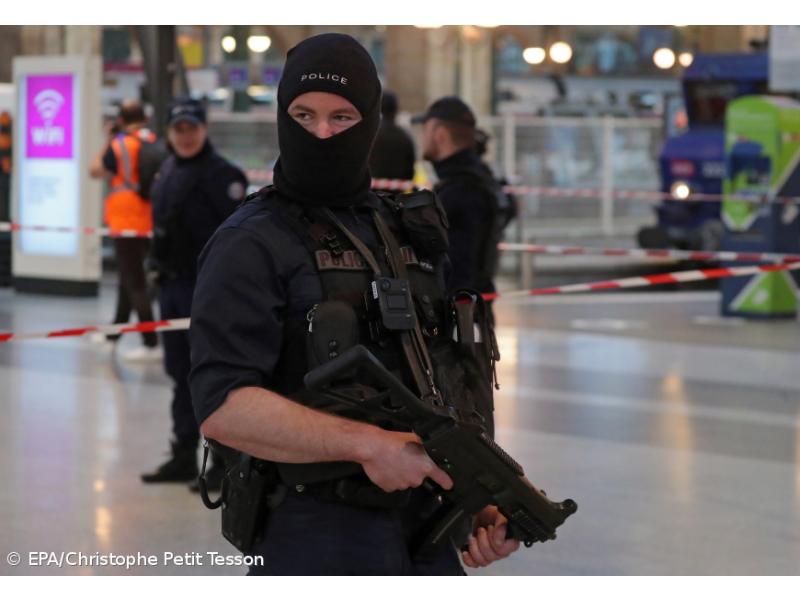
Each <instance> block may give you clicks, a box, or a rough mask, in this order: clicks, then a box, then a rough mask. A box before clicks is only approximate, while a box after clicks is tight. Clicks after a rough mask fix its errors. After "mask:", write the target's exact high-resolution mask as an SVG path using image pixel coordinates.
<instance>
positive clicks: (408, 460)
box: [190, 34, 519, 575]
mask: <svg viewBox="0 0 800 600" xmlns="http://www.w3.org/2000/svg"><path fill="white" fill-rule="evenodd" d="M380 97H381V87H380V81H379V79H378V75H377V71H376V69H375V65H374V63H373V62H372V59H371V58H370V56H369V54H368V53H367V51H366V50H365V49H364V48H363V46H361V45H360V44H359V43H358V42H357V41H356V40H354V39H353V38H351V37H350V36H347V35H341V34H322V35H318V36H314V37H311V38H308V39H306V40H304V41H303V42H301V43H300V44H298V45H297V46H296V47H294V48H293V49H292V50H290V51H289V53H288V56H287V61H286V64H285V68H284V71H283V75H282V78H281V81H280V85H279V88H278V113H277V117H278V141H279V146H280V157H279V159H278V161H277V163H276V165H275V169H274V186H271V187H268V188H265V189H264V190H262V191H261V192H259V193H258V194H256V195H254V196H253V197H252V198H250V199H249V201H248V202H246V203H245V204H244V205H243V206H242V207H241V208H240V209H239V210H238V211H237V212H236V213H235V214H234V215H233V216H232V217H231V218H230V219H228V221H227V222H226V223H225V224H224V225H223V226H222V227H220V229H219V230H218V231H217V233H216V234H215V235H214V237H213V238H212V240H211V241H210V242H209V244H208V246H207V247H206V249H205V250H204V251H203V254H202V255H201V257H200V262H199V265H200V273H199V276H198V283H197V289H196V292H195V297H194V304H193V307H192V326H191V331H190V337H191V343H192V373H191V376H190V384H191V388H192V399H193V401H194V406H195V412H196V414H197V419H198V422H200V423H201V430H202V432H203V434H204V435H205V436H206V438H209V439H211V440H215V441H216V442H219V443H221V444H224V445H225V446H228V447H229V448H233V449H236V450H239V451H241V452H244V453H246V454H248V455H250V456H253V457H256V458H258V459H261V460H263V461H270V464H274V465H276V467H277V470H278V473H279V476H280V481H281V482H282V483H283V484H284V485H285V486H286V489H287V490H288V491H287V494H286V496H285V498H283V499H282V501H274V502H271V505H272V512H271V514H270V516H269V518H268V519H266V524H265V525H264V529H263V530H262V531H260V532H259V535H258V539H259V541H258V543H257V545H256V546H255V547H254V548H253V549H252V554H255V555H261V556H263V557H264V567H263V568H258V567H252V568H251V571H250V573H251V574H329V575H330V574H395V575H400V574H452V575H455V574H462V573H463V570H462V567H461V565H460V563H459V559H458V553H457V552H456V550H455V549H454V548H453V547H452V546H447V545H445V546H443V547H441V548H440V549H439V550H438V552H437V553H435V554H433V555H429V556H426V557H424V558H420V559H415V558H412V557H410V555H409V549H408V535H409V532H410V531H411V530H413V529H415V528H418V527H419V525H420V522H421V520H422V516H421V513H420V512H419V510H418V507H419V503H423V502H427V503H430V502H431V501H435V496H434V495H432V493H431V492H429V491H428V490H426V489H424V488H422V487H419V486H421V484H422V483H423V481H424V480H425V478H429V479H431V480H432V481H434V482H436V483H437V484H439V485H440V486H442V487H443V488H445V489H449V488H450V487H452V481H451V480H450V478H449V476H448V475H447V474H446V473H445V472H444V471H443V470H441V469H440V468H439V467H438V466H437V465H436V464H435V463H434V462H433V461H432V460H431V459H430V457H429V456H428V455H427V454H426V453H425V450H424V448H423V446H422V445H421V443H420V439H419V438H418V437H417V436H416V435H415V434H414V433H411V432H403V431H391V430H387V429H383V428H381V427H380V426H378V425H377V424H372V423H369V422H366V421H362V420H354V419H353V418H352V417H347V416H342V415H339V414H335V412H334V411H333V410H332V407H330V406H328V407H327V408H325V409H324V408H323V407H324V401H323V400H322V399H321V398H320V397H319V396H317V395H315V394H313V393H305V392H304V391H303V384H302V378H303V375H305V373H306V372H307V371H308V370H309V368H310V367H311V366H312V362H311V361H312V359H313V360H316V358H315V357H316V356H317V355H316V354H309V352H311V348H313V347H314V344H315V340H316V339H318V338H315V337H314V336H315V335H317V334H319V335H322V336H323V337H322V338H319V339H320V340H321V342H322V346H323V347H322V348H321V352H322V355H323V356H322V359H323V360H324V359H325V358H329V357H330V356H331V354H332V355H333V356H335V355H336V352H337V351H344V350H345V348H343V347H342V346H341V345H340V343H341V344H345V341H344V340H345V339H346V338H349V337H350V336H352V335H355V336H356V338H357V339H359V340H361V343H364V344H369V343H370V342H369V341H368V340H365V339H364V338H363V337H362V336H364V335H365V333H364V331H363V327H362V325H359V323H360V322H361V321H360V320H359V319H360V317H358V316H357V315H361V316H366V315H364V313H363V312H361V311H362V310H364V309H363V307H364V298H365V296H364V292H366V291H368V289H370V288H369V282H370V281H371V275H372V273H373V271H372V270H370V268H368V267H366V264H365V261H366V260H367V259H366V258H365V257H366V256H367V255H371V256H372V257H373V258H372V260H373V261H379V260H383V259H381V258H380V257H382V256H383V254H382V253H381V252H380V251H379V248H380V247H381V239H384V240H385V239H387V238H385V237H384V233H381V232H380V231H379V230H378V228H377V223H378V222H379V219H378V217H377V216H376V214H378V215H379V214H381V212H380V211H381V208H382V207H383V206H384V204H383V202H384V201H383V200H381V199H380V198H379V197H378V196H377V195H375V194H374V193H373V192H371V191H370V179H371V177H370V172H369V168H368V159H369V152H370V147H371V145H372V142H373V139H374V137H375V133H376V131H377V129H378V121H379V106H380ZM431 198H432V196H431ZM433 212H434V214H436V215H437V216H436V219H441V217H440V216H438V215H439V213H438V210H436V209H434V210H433ZM443 235H444V234H443ZM445 239H446V236H445ZM354 240H355V241H354ZM356 241H357V242H358V244H357V243H356ZM359 244H360V245H361V246H362V247H364V248H366V249H367V250H369V252H366V253H365V252H364V251H363V249H361V250H359ZM415 251H416V252H419V260H415ZM442 252H443V251H440V252H439V254H438V256H439V257H444V254H442ZM395 256H397V253H395ZM423 256H425V255H423V249H422V247H421V246H418V245H413V246H410V247H407V252H406V253H405V256H404V260H405V261H406V262H407V264H408V267H407V268H408V270H409V277H411V276H412V274H411V270H412V269H414V275H415V276H416V277H418V278H419V279H418V281H419V280H424V281H426V282H428V283H429V284H430V286H431V288H430V289H431V292H430V293H431V295H432V296H431V297H428V296H425V298H424V300H422V301H423V302H426V301H427V302H428V303H431V305H432V306H437V307H439V309H441V310H442V312H444V311H443V306H444V304H443V301H442V300H441V299H442V297H443V293H444V289H443V285H442V271H441V261H437V264H436V265H434V264H432V263H428V262H427V261H424V260H423V258H422V257H423ZM375 257H378V258H375ZM356 284H357V285H356ZM417 292H418V290H415V293H417ZM436 296H438V299H437V297H436ZM359 307H362V308H359ZM433 312H434V311H431V314H433ZM348 323H350V324H351V325H352V329H351V328H350V326H349V325H348ZM330 328H342V333H343V336H342V337H339V336H335V337H339V340H340V341H336V340H335V339H334V340H330V341H329V340H328V339H327V338H326V337H325V335H326V334H325V333H324V332H326V331H330ZM393 335H399V334H393ZM432 335H437V336H438V337H439V339H440V341H443V342H446V343H448V344H449V343H451V338H450V337H449V333H447V334H445V333H444V330H443V329H442V330H441V331H440V332H437V333H436V334H432ZM386 341H387V342H388V343H386V344H385V345H384V346H380V341H379V342H374V343H373V345H372V346H370V347H374V348H376V350H375V351H376V352H381V353H382V354H381V356H382V360H384V362H385V363H387V364H389V363H393V364H395V365H398V361H401V360H404V359H403V358H402V357H401V356H400V354H401V353H400V350H399V348H398V344H397V343H395V341H396V340H395V339H394V338H391V339H388V340H386ZM329 353H331V354H329ZM488 417H489V418H491V415H488ZM412 488H413V493H412V494H411V498H409V497H408V495H405V494H403V493H394V492H400V491H402V490H410V489H412ZM266 505H267V503H266V501H264V502H261V503H259V504H258V506H257V507H256V508H257V509H259V510H260V509H264V510H266ZM223 510H224V509H223ZM254 510H255V509H254ZM248 512H253V511H252V510H251V511H248ZM249 516H250V515H249V514H248V515H244V516H243V517H242V518H245V519H246V518H247V517H249ZM505 528H506V521H505V518H504V517H503V516H502V515H501V514H500V513H499V512H498V511H497V510H496V509H494V508H493V507H487V508H486V509H484V511H483V512H481V513H480V515H479V519H478V522H477V525H476V529H475V532H474V534H475V535H474V537H473V538H472V539H471V540H470V542H469V550H468V551H467V552H465V553H464V554H463V559H464V561H465V563H466V564H468V565H470V566H477V565H486V564H489V563H490V562H492V561H493V560H498V559H499V558H502V557H504V556H506V555H508V554H509V553H510V552H512V551H513V550H515V549H516V548H517V547H518V545H519V544H518V542H516V541H514V540H506V539H505ZM247 552H251V551H250V550H247Z"/></svg>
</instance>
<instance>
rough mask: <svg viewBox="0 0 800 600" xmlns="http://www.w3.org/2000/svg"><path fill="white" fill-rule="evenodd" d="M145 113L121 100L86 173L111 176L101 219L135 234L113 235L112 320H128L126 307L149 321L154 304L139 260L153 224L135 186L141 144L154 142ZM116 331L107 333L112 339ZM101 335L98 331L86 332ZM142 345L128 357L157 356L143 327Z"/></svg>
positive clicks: (155, 342) (113, 228)
mask: <svg viewBox="0 0 800 600" xmlns="http://www.w3.org/2000/svg"><path fill="white" fill-rule="evenodd" d="M146 124H147V117H146V116H145V112H144V107H143V106H142V104H141V103H140V102H139V101H138V100H126V101H125V102H123V103H122V105H121V106H120V108H119V115H118V116H117V120H116V123H115V124H114V126H113V127H112V128H111V130H110V132H109V133H110V134H111V135H110V140H109V142H108V144H107V145H106V147H105V149H104V150H103V151H102V152H100V154H99V155H98V156H97V157H96V158H95V160H94V161H93V163H92V165H91V167H90V169H89V174H90V175H91V176H92V177H94V178H95V179H100V178H103V177H107V178H110V187H111V191H110V193H109V195H108V197H107V198H106V201H105V211H104V212H105V215H104V216H105V222H106V224H107V225H108V227H109V229H111V232H112V234H113V233H119V232H121V231H123V230H125V231H131V232H134V233H136V234H137V235H138V236H139V237H115V238H114V255H115V258H116V264H117V271H118V273H119V285H118V291H117V308H116V311H115V314H114V321H113V322H114V323H127V322H128V319H129V318H130V315H131V312H132V311H133V310H135V311H136V314H137V315H138V317H139V321H152V320H153V308H152V306H151V304H150V296H149V294H148V292H147V278H146V276H145V270H144V262H145V258H146V257H147V253H148V251H149V249H150V240H149V239H148V238H147V236H148V235H150V232H151V230H152V229H153V215H152V209H151V206H150V200H149V198H146V197H143V196H142V194H141V190H140V188H139V182H140V177H139V164H140V159H141V156H140V154H141V150H142V145H143V144H152V143H155V141H156V137H155V134H153V132H151V131H150V130H149V129H147V127H146ZM119 338H120V336H119V335H110V336H108V339H109V340H111V341H117V340H119ZM91 339H93V340H95V341H103V340H105V339H106V336H103V335H102V334H98V336H97V337H93V338H91ZM142 342H143V346H141V347H139V348H135V349H133V350H131V351H129V352H128V353H126V354H125V355H124V356H123V358H125V359H127V360H160V359H161V357H162V355H161V351H160V350H159V349H158V336H157V335H156V334H155V333H154V332H152V331H148V332H143V333H142Z"/></svg>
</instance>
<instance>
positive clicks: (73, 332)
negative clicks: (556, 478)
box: [0, 262, 800, 343]
mask: <svg viewBox="0 0 800 600" xmlns="http://www.w3.org/2000/svg"><path fill="white" fill-rule="evenodd" d="M796 269H800V262H797V263H788V264H782V265H761V266H753V267H730V268H727V269H704V270H696V271H674V272H672V273H661V274H658V275H644V276H641V277H628V278H625V279H612V280H609V281H595V282H590V283H576V284H572V285H562V286H559V287H551V288H538V289H533V290H521V291H517V292H503V293H502V294H500V293H494V294H483V297H484V299H486V300H495V299H497V298H520V297H524V296H549V295H554V294H576V293H580V292H593V291H600V290H614V289H629V288H637V287H649V286H653V285H663V284H667V283H686V282H689V281H704V280H711V279H725V278H727V277H742V276H746V275H756V274H758V273H772V272H776V271H790V270H796ZM185 329H189V319H188V318H186V319H174V320H172V321H147V322H144V323H124V324H121V325H96V326H91V327H80V328H76V329H59V330H56V331H49V332H46V333H22V334H18V333H0V343H3V342H12V341H21V340H34V339H47V338H63V337H78V336H83V335H86V334H87V333H93V332H99V333H104V334H118V333H119V334H121V333H135V332H147V331H179V330H185Z"/></svg>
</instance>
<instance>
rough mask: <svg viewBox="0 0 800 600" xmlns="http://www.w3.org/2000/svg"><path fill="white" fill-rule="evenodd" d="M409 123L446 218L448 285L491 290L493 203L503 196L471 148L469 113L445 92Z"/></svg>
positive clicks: (496, 227)
mask: <svg viewBox="0 0 800 600" xmlns="http://www.w3.org/2000/svg"><path fill="white" fill-rule="evenodd" d="M412 122H413V123H421V124H422V156H423V158H425V159H426V160H429V161H430V162H431V163H432V164H433V168H434V170H435V171H436V175H437V176H438V178H439V182H438V183H437V184H436V186H435V188H434V189H435V190H436V195H437V196H438V197H439V200H440V201H441V203H442V205H443V206H444V208H445V210H446V211H447V218H448V219H449V220H450V232H449V233H450V250H449V256H450V262H451V263H452V271H451V274H450V277H449V279H448V282H447V283H448V287H450V288H451V289H456V288H461V287H467V288H472V289H475V290H477V291H479V292H481V293H492V292H494V291H495V287H494V282H493V281H492V280H493V278H494V275H495V272H496V270H497V243H498V242H499V241H500V237H501V235H502V228H503V226H504V223H502V222H501V220H500V216H499V209H498V205H499V204H500V203H501V202H505V199H504V198H501V197H500V196H501V195H502V189H499V186H498V185H497V182H496V181H495V179H494V176H493V175H492V173H491V171H490V170H489V169H488V167H486V165H484V164H483V162H482V161H481V159H480V157H479V156H478V154H477V153H476V151H475V144H476V138H475V132H476V128H475V115H474V114H473V113H472V110H471V109H470V108H469V106H467V105H466V104H465V103H464V101H463V100H461V99H460V98H457V97H456V96H446V97H444V98H440V99H439V100H437V101H436V102H434V103H433V104H431V105H430V107H428V110H427V111H426V112H425V113H424V114H422V115H418V116H416V117H414V118H413V119H412Z"/></svg>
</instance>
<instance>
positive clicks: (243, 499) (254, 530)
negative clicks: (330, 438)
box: [200, 442, 286, 554]
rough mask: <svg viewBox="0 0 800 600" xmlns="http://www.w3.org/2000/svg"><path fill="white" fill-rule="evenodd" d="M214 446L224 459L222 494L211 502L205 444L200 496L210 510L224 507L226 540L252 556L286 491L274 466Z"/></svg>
mask: <svg viewBox="0 0 800 600" xmlns="http://www.w3.org/2000/svg"><path fill="white" fill-rule="evenodd" d="M211 443H212V444H214V447H215V456H217V455H219V456H224V458H225V477H224V478H223V480H222V492H221V494H220V497H219V498H218V499H217V500H216V501H214V502H212V501H211V500H209V498H208V493H207V490H206V486H205V477H204V475H205V467H206V461H207V458H208V446H207V445H206V449H205V453H204V456H203V469H202V472H201V475H200V495H201V497H202V499H203V503H204V504H205V505H206V506H207V507H208V508H211V509H215V508H219V507H221V508H222V535H223V537H224V538H225V539H226V540H228V541H229V542H230V543H231V544H233V546H234V547H235V548H236V549H238V550H240V551H241V552H243V553H244V554H250V553H251V552H252V550H253V548H254V546H255V544H256V542H257V541H258V540H259V537H260V535H261V534H262V533H263V531H264V527H265V525H266V520H267V517H268V516H269V512H270V510H271V509H274V508H275V507H277V506H278V505H279V504H280V503H281V502H282V501H283V498H284V497H285V495H286V488H285V486H283V485H281V484H280V482H279V478H278V475H277V472H276V470H275V465H274V464H273V463H271V462H268V461H264V460H260V459H257V458H254V457H252V456H249V455H247V454H244V453H242V452H236V451H234V450H232V449H230V448H226V447H224V446H221V445H219V444H216V443H214V442H211ZM222 449H224V450H222Z"/></svg>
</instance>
